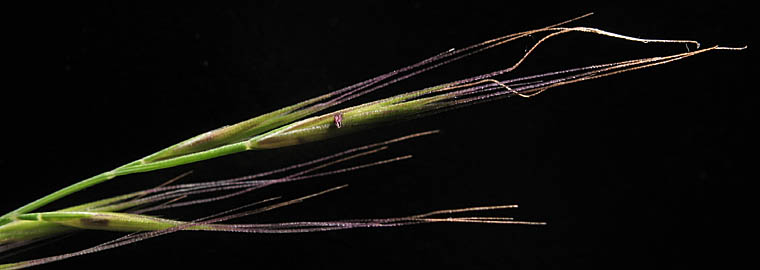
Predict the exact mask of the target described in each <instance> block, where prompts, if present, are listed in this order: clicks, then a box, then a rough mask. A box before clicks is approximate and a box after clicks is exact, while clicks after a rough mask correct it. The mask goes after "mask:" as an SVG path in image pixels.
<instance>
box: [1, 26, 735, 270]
mask: <svg viewBox="0 0 760 270" xmlns="http://www.w3.org/2000/svg"><path fill="white" fill-rule="evenodd" d="M586 16H588V15H584V16H581V17H578V18H575V19H572V20H568V21H564V22H561V23H558V24H554V25H550V26H547V27H543V28H539V29H535V30H529V31H524V32H520V33H515V34H510V35H505V36H502V37H498V38H495V39H491V40H488V41H485V42H481V43H477V44H474V45H472V46H469V47H465V48H462V49H451V50H448V51H446V52H443V53H440V54H438V55H435V56H433V57H430V58H427V59H425V60H422V61H420V62H417V63H415V64H412V65H409V66H406V67H403V68H400V69H397V70H394V71H392V72H388V73H386V74H382V75H380V76H377V77H374V78H372V79H369V80H365V81H362V82H359V83H357V84H354V85H351V86H348V87H345V88H342V89H339V90H336V91H333V92H330V93H327V94H324V95H321V96H318V97H315V98H312V99H308V100H306V101H303V102H300V103H297V104H295V105H291V106H287V107H284V108H282V109H279V110H275V111H273V112H270V113H267V114H263V115H260V116H257V117H254V118H251V119H249V120H246V121H243V122H240V123H237V124H234V125H229V126H225V127H221V128H218V129H215V130H212V131H209V132H206V133H203V134H200V135H198V136H195V137H192V138H190V139H187V140H184V141H182V142H180V143H177V144H175V145H172V146H170V147H167V148H165V149H163V150H160V151H158V152H156V153H153V154H150V155H147V156H145V157H143V158H141V159H138V160H135V161H133V162H130V163H127V164H125V165H122V166H120V167H117V168H115V169H113V170H110V171H107V172H104V173H101V174H98V175H95V176H92V177H90V178H88V179H85V180H83V181H80V182H78V183H75V184H73V185H70V186H68V187H65V188H63V189H60V190H58V191H56V192H54V193H51V194H49V195H47V196H44V197H42V198H40V199H38V200H35V201H33V202H31V203H28V204H26V205H23V206H21V207H19V208H17V209H16V210H13V211H11V212H8V213H6V214H4V215H2V217H0V252H7V251H9V250H11V249H14V248H17V247H20V246H24V245H27V244H30V243H33V242H37V241H40V240H44V239H48V238H51V237H54V236H59V235H62V234H66V233H70V232H74V231H81V230H106V231H120V232H129V233H130V234H128V235H126V236H124V237H121V238H118V239H116V240H113V241H109V242H107V243H103V244H101V245H98V246H95V247H92V248H89V249H85V250H82V251H78V252H73V253H67V254H63V255H59V256H54V257H48V258H42V259H38V260H31V261H24V262H19V263H13V264H5V265H0V269H17V268H24V267H28V266H32V265H38V264H42V263H47V262H52V261H57V260H61V259H65V258H69V257H73V256H79V255H84V254H88V253H92V252H96V251H100V250H105V249H110V248H114V247H118V246H123V245H126V244H129V243H134V242H136V241H141V240H144V239H148V238H152V237H156V236H160V235H164V234H167V233H172V232H176V231H190V230H202V231H226V232H245V233H302V232H318V231H331V230H343V229H353V228H370V227H392V226H404V225H412V224H420V223H433V222H463V223H496V224H526V225H540V224H543V223H542V222H533V221H519V220H513V219H512V218H508V217H502V216H461V215H467V213H473V212H478V211H486V210H497V209H504V208H514V207H516V205H493V206H483V207H470V208H463V209H451V210H441V211H434V212H429V213H425V214H419V215H412V216H406V217H399V218H367V219H346V220H338V221H310V222H303V221H293V222H282V223H266V224H229V223H222V222H226V221H228V220H231V219H235V218H240V217H243V216H249V215H253V214H257V213H261V212H265V211H270V210H273V209H276V208H280V207H284V206H288V205H293V204H296V203H300V202H302V201H304V200H306V199H309V198H312V197H315V196H318V195H322V194H325V193H327V192H331V191H335V190H338V189H341V188H343V187H344V186H338V187H334V188H330V189H327V190H324V191H321V192H317V193H313V194H310V195H302V196H295V197H294V198H289V199H286V198H285V197H282V198H281V197H273V198H270V199H266V200H262V201H258V202H256V203H252V204H250V205H246V206H243V207H240V208H236V209H232V210H227V211H224V212H220V213H218V214H216V215H213V216H209V217H204V218H198V219H195V220H192V221H179V220H175V219H170V218H158V217H155V216H150V215H148V214H149V213H150V212H153V211H157V210H165V209H171V208H175V207H183V206H193V205H198V204H204V203H210V202H214V201H219V200H223V199H227V198H231V197H236V196H240V195H243V194H246V193H248V192H251V191H254V190H258V189H261V188H264V187H267V186H271V185H274V184H279V183H285V182H293V181H302V180H307V179H312V178H316V177H324V176H328V175H332V174H337V173H343V172H347V171H352V170H357V169H361V168H365V167H369V166H377V165H382V164H387V163H391V162H397V161H401V160H404V159H408V158H410V157H411V156H409V155H405V156H398V157H395V158H391V159H385V160H376V161H374V162H369V163H365V164H362V165H357V166H351V167H342V168H339V169H332V170H324V169H325V168H327V167H329V166H334V165H337V164H340V163H341V162H344V161H347V160H351V159H354V158H356V157H360V156H366V155H371V154H374V153H377V152H379V151H383V150H385V149H386V148H388V147H390V144H392V143H396V142H400V141H404V140H407V139H412V138H416V137H420V136H423V135H429V134H432V133H435V131H431V132H422V133H417V134H412V135H409V136H405V137H401V138H397V139H393V140H389V141H386V142H381V143H376V144H372V145H367V146H362V147H355V148H351V149H349V150H346V151H343V152H340V153H336V154H333V155H329V156H326V157H323V158H320V159H317V160H313V161H309V162H304V163H300V164H296V165H293V166H290V167H286V168H282V169H278V170H274V171H270V172H266V173H260V174H256V175H252V176H247V177H241V178H237V179H228V180H218V181H210V182H201V183H192V184H170V183H167V184H165V185H161V186H158V187H155V188H152V189H148V190H143V191H137V192H133V193H129V194H124V195H120V196H116V197H112V198H107V199H103V200H99V201H95V202H91V203H87V204H82V205H78V206H73V207H68V208H64V209H61V210H58V211H46V212H35V210H37V209H39V208H40V207H42V206H45V205H47V204H49V203H51V202H54V201H56V200H58V199H61V198H63V197H65V196H68V195H71V194H73V193H75V192H77V191H79V190H82V189H84V188H87V187H91V186H93V185H96V184H98V183H101V182H104V181H107V180H111V179H114V178H117V177H118V176H122V175H128V174H133V173H139V172H148V171H153V170H159V169H164V168H170V167H175V166H179V165H184V164H189V163H193V162H198V161H202V160H207V159H211V158H217V157H221V156H225V155H229V154H233V153H238V152H243V151H249V150H265V149H274V148H281V147H286V146H295V145H300V144H304V143H309V142H315V141H320V140H325V139H329V138H333V137H337V136H342V135H346V134H350V133H353V132H357V131H361V130H366V129H370V128H375V127H377V126H381V125H387V124H391V123H395V122H399V121H405V120H410V119H416V118H420V117H424V116H428V115H431V114H435V113H441V112H445V111H449V110H453V109H457V108H461V107H465V106H471V105H475V104H480V103H484V102H488V101H494V100H498V99H503V98H507V97H523V98H527V97H531V96H534V95H537V94H540V93H542V92H544V91H546V90H547V89H550V88H554V87H557V86H562V85H565V84H570V83H576V82H581V81H585V80H591V79H596V78H601V77H605V76H610V75H614V74H619V73H622V72H627V71H633V70H638V69H643V68H647V67H652V66H656V65H661V64H665V63H670V62H673V61H677V60H681V59H684V58H687V57H691V56H695V55H697V54H701V53H705V52H710V51H716V50H741V49H743V48H730V47H722V46H710V47H704V48H700V44H699V43H698V42H696V41H691V40H663V39H643V38H634V37H630V36H626V35H622V34H617V33H611V32H608V31H604V30H600V29H596V28H589V27H567V26H566V25H568V24H570V23H571V22H574V21H575V20H577V19H580V18H583V17H586ZM568 33H587V34H593V35H598V36H601V37H606V38H614V39H621V40H627V41H631V42H641V43H672V44H681V45H683V44H685V45H686V47H687V50H686V51H685V52H683V53H677V54H672V55H666V56H658V57H648V58H639V59H632V60H624V61H614V62H609V63H598V64H595V65H590V66H583V67H574V68H569V69H563V70H556V71H550V72H543V73H538V74H534V75H530V76H522V77H517V78H509V77H507V75H509V74H510V72H511V71H513V70H515V69H517V68H518V67H519V66H520V65H521V63H523V61H524V60H525V59H526V58H528V57H529V56H530V55H531V54H533V53H534V51H535V49H536V48H537V47H538V46H540V45H541V44H542V43H543V42H545V41H546V40H548V39H551V38H555V37H558V36H561V35H564V34H568ZM537 36H541V38H538V39H537V40H536V41H535V43H534V44H533V45H532V46H531V47H529V48H528V49H527V50H526V51H525V53H524V54H523V55H522V56H521V57H519V58H517V59H516V60H515V61H514V62H512V63H510V64H508V65H506V67H505V68H502V69H498V70H495V71H492V72H488V73H485V74H481V75H477V76H472V77H469V78H464V79H458V80H455V81H452V82H448V83H443V84H437V85H434V86H431V87H427V88H424V89H420V90H416V91H408V92H406V93H403V94H399V95H395V96H391V97H388V98H384V99H380V100H376V101H371V102H367V103H363V104H360V105H355V106H351V107H347V108H341V109H335V108H336V107H337V106H339V105H341V104H343V103H345V102H347V101H350V100H354V99H357V98H359V97H361V96H363V95H366V94H368V93H371V92H374V91H377V90H380V89H383V88H385V87H387V86H389V85H392V84H394V83H397V82H399V81H402V80H406V79H409V78H411V77H414V76H416V75H419V74H421V73H424V72H429V71H431V70H433V69H436V68H438V67H440V66H443V65H447V64H451V63H453V62H455V61H457V60H460V59H463V58H466V57H470V56H473V55H475V54H478V53H480V52H483V51H486V50H489V49H492V48H495V47H497V46H501V45H504V44H507V43H509V42H511V41H515V40H518V39H523V38H526V37H531V38H535V37H537ZM689 46H691V48H689ZM328 109H333V111H331V112H328V113H324V111H327V110H328ZM318 113H321V115H320V114H318ZM293 171H295V172H293ZM288 172H290V174H288V175H285V176H281V177H272V176H273V175H280V174H284V173H288ZM202 195H207V196H208V197H200V198H198V196H202ZM454 214H456V215H454Z"/></svg>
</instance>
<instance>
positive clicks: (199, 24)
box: [0, 1, 756, 269]
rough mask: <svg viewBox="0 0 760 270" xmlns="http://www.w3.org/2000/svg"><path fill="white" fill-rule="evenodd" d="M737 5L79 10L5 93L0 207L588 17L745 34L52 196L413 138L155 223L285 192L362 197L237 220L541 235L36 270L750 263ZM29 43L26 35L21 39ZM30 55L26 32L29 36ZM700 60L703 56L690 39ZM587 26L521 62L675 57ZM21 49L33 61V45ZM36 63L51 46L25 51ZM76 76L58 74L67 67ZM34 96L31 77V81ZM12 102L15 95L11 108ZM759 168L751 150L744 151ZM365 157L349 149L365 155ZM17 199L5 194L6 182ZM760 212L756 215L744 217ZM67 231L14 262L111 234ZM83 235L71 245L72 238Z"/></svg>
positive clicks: (100, 260)
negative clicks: (480, 210)
mask: <svg viewBox="0 0 760 270" xmlns="http://www.w3.org/2000/svg"><path fill="white" fill-rule="evenodd" d="M742 9H745V8H743V7H731V6H720V7H712V6H696V7H691V6H688V5H681V6H673V7H661V6H647V5H644V4H640V5H632V6H626V7H615V8H598V7H594V8H588V7H574V8H552V7H549V5H548V4H547V5H544V6H538V7H532V8H517V7H513V6H510V5H509V4H500V5H486V4H478V3H470V2H465V3H457V4H455V5H452V4H444V3H437V2H417V1H413V2H401V3H396V4H383V3H365V4H350V5H337V4H335V5H310V6H306V5H302V4H296V3H282V2H278V3H266V4H250V5H245V6H242V5H241V6H227V7H219V6H187V5H182V6H175V7H160V8H159V7H153V6H147V5H146V6H139V5H96V6H80V7H69V8H68V9H66V10H64V11H63V12H61V16H60V17H61V19H59V20H51V21H50V22H46V23H47V24H49V26H50V29H47V31H43V32H41V33H36V34H35V35H39V36H42V37H43V39H45V40H46V41H47V42H48V43H43V44H35V49H34V50H36V48H39V47H40V46H41V47H46V48H49V49H51V50H52V51H54V52H55V54H57V53H60V54H59V55H56V56H55V58H50V59H47V60H44V61H46V62H45V63H48V64H50V65H47V66H51V67H52V69H53V70H56V69H57V70H60V73H59V74H60V76H57V77H54V79H51V78H45V77H44V76H40V77H38V81H35V82H33V83H32V84H29V85H27V86H21V88H20V89H19V90H20V92H22V93H25V94H26V95H23V96H21V97H18V98H9V99H6V100H5V102H12V103H14V105H21V106H19V107H20V108H23V109H18V110H9V111H8V112H6V113H4V115H5V116H4V117H7V119H8V120H9V121H10V123H12V128H10V129H8V130H7V131H6V132H4V133H6V134H5V135H4V136H7V137H6V140H5V141H6V142H8V145H9V147H7V151H8V152H6V153H8V154H6V155H4V156H3V157H2V158H0V166H2V171H3V172H2V173H3V175H5V176H4V177H3V178H4V179H6V180H5V181H4V184H3V185H4V186H5V187H10V188H8V189H7V190H13V191H12V192H9V191H5V192H3V194H4V196H2V197H0V202H1V205H2V209H0V210H2V211H10V210H12V209H14V208H15V207H18V206H20V205H21V204H23V203H24V202H27V201H29V200H31V199H34V198H37V197H40V196H43V195H44V194H47V193H50V192H52V191H55V190H57V189H59V188H61V187H63V186H65V185H67V184H69V183H73V182H75V181H77V180H79V179H83V178H85V177H88V176H91V175H95V174H97V173H100V172H103V171H106V170H109V169H111V168H114V167H116V166H118V165H120V164H123V163H126V162H129V161H131V160H135V159H137V158H140V157H142V156H144V155H146V154H148V153H152V152H154V151H156V150H158V149H161V148H162V147H165V146H168V145H171V144H172V143H175V142H178V141H179V140H182V139H185V138H188V137H191V136H193V135H195V134H199V133H201V132H205V131H208V130H211V129H214V128H216V127H219V126H222V125H227V124H232V123H235V122H238V121H241V120H245V119H247V118H250V117H252V116H255V115H258V114H261V113H265V112H269V111H271V110H274V109H277V108H280V107H282V106H285V105H289V104H293V103H295V102H298V101H301V100H303V99H306V98H310V97H314V96H316V95H319V94H322V93H326V92H327V91H330V90H335V89H338V88H341V87H343V86H346V85H349V84H352V83H354V82H358V81H361V80H364V79H367V78H370V77H372V76H375V75H379V74H381V73H384V72H387V71H390V70H393V69H395V68H400V67H402V66H405V65H408V64H412V63H414V62H415V61H418V60H421V59H424V58H426V57H429V56H432V55H435V54H437V53H440V52H443V51H446V50H448V49H449V48H461V47H464V46H467V45H470V44H473V43H476V42H480V41H483V40H487V39H490V38H494V37H498V36H500V35H504V34H508V33H513V32H518V31H522V30H527V29H533V28H538V27H542V26H545V25H549V24H553V23H556V22H559V21H563V20H565V19H568V18H571V17H574V16H579V15H582V14H585V13H587V12H590V11H593V12H595V13H596V14H595V15H594V16H592V17H589V18H586V19H584V20H582V21H579V22H577V23H575V24H574V25H583V26H590V27H598V28H602V29H605V30H609V31H612V32H617V33H621V34H627V35H632V36H636V37H644V38H673V39H694V40H698V41H701V42H702V43H703V46H711V45H716V44H719V45H725V46H743V45H750V48H749V50H745V51H742V52H725V51H716V52H711V53H707V54H704V55H699V56H696V57H692V58H689V59H686V60H683V61H679V62H676V63H671V64H668V65H664V66H658V67H654V68H651V69H647V70H643V71H636V72H631V73H626V74H622V75H618V76H613V77H607V78H603V79H599V80H594V81H589V82H583V83H579V84H574V85H569V86H564V87H560V88H555V89H552V90H550V91H548V92H546V93H543V94H541V95H539V96H537V97H534V98H531V99H521V98H511V99H506V100H501V101H497V102H491V103H487V104H483V105H478V106H474V107H468V108H464V109H461V110H457V111H452V112H447V113H443V114H439V115H435V116H432V117H429V118H426V119H420V120H415V121H413V122H405V123H400V124H397V125H393V126H389V127H385V128H380V129H377V130H373V131H369V132H363V133H358V134H355V135H353V136H349V137H343V138H337V139H333V140H329V141H325V142H320V143H315V144H311V145H303V146H298V147H291V148H284V149H279V150H272V151H261V152H249V153H242V154H237V155H233V156H228V157H223V158H218V159H215V160H211V161H207V162H202V163H198V164H193V165H186V166H182V167H179V168H172V169H168V170H164V171H160V172H151V173H144V174H139V175H131V176H126V177H119V178H117V179H116V180H114V181H111V182H107V183H104V184H101V185H99V186H97V187H94V188H90V189H88V190H86V191H83V192H80V193H77V194H76V196H72V198H67V199H65V200H62V201H60V202H59V203H56V204H54V205H51V206H50V207H49V208H47V209H54V208H60V207H63V206H65V205H69V204H73V203H80V202H85V201H88V200H93V199H96V198H101V197H104V196H108V195H115V194H119V193H124V192H126V191H131V190H137V189H141V188H147V187H151V186H153V185H156V184H159V183H161V182H163V181H164V180H165V179H168V178H170V177H172V176H174V175H177V174H180V173H182V172H184V171H187V170H194V171H195V173H194V174H193V175H192V177H190V178H188V179H186V180H185V181H188V182H193V181H206V180H212V179H222V178H229V177H236V176H241V175H246V174H252V173H255V172H260V171H263V170H268V169H274V168H279V167H282V166H285V165H288V164H291V163H294V162H297V161H305V160H309V159H311V158H316V157H319V156H322V155H326V154H329V153H333V152H336V151H339V150H342V149H346V148H348V147H352V146H358V145H363V144H367V143H371V142H376V141H380V140H384V139H388V138H393V137H397V136H402V135H406V134H409V133H413V132H418V131H424V130H430V129H441V130H442V132H441V133H440V134H438V135H435V136H431V137H427V138H422V139H418V140H415V141H413V142H406V143H401V144H398V145H394V146H392V147H391V149H390V150H388V151H385V153H382V154H380V155H378V156H376V157H373V158H369V159H364V160H362V161H365V162H366V161H370V160H377V159H381V158H388V157H392V156H398V155H405V154H413V155H414V156H415V157H414V158H413V159H412V160H407V161H403V162H399V163H395V164H393V165H386V166H381V167H375V168H371V169H367V170H362V171H358V172H352V173H348V174H344V175H340V176H335V177H329V178H322V179H318V180H311V181H307V182H302V183H292V184H287V185H283V186H280V187H273V188H270V189H266V190H262V191H260V192H257V193H255V194H250V195H246V196H243V198H239V199H235V200H230V201H227V202H222V203H215V204H209V205H204V206H200V207H195V208H190V209H181V210H177V211H176V212H174V211H173V212H164V213H159V214H162V215H166V216H167V217H172V218H179V219H184V220H189V219H192V218H196V217H201V216H205V215H208V214H211V213H214V212H215V211H221V210H226V209H229V208H232V207H234V206H239V205H241V204H244V203H246V202H251V201H254V200H257V199H262V198H266V197H270V196H277V195H282V196H285V197H286V198H293V197H296V196H301V195H305V194H309V193H313V192H316V191H320V190H323V189H326V188H329V187H333V186H337V185H341V184H346V183H348V184H350V186H349V188H347V189H344V190H341V191H338V192H334V193H331V194H329V195H325V196H323V197H319V198H316V199H313V200H311V201H308V202H306V203H303V204H299V205H295V206H292V207H289V208H287V209H280V210H277V211H273V212H270V213H266V214H263V215H259V216H255V217H249V218H246V219H242V220H239V221H238V222H243V223H244V222H271V221H301V220H335V219H343V218H359V217H392V216H403V215H407V214H415V213H422V212H427V211H431V210H436V209H445V208H459V207H467V206H479V205H494V204H513V203H518V204H520V206H521V207H520V208H519V209H514V210H507V211H499V212H495V213H489V214H495V215H503V216H514V217H517V218H518V219H521V220H532V221H546V222H548V226H512V225H476V224H429V225H419V226H410V227H402V228H389V229H360V230H352V231H338V232H329V233H312V234H291V235H254V234H231V233H203V232H194V233H184V232H183V233H175V234H172V235H168V236H163V237H160V238H155V239H151V240H147V241H143V242H140V243H137V244H133V245H129V246H126V247H121V248H118V249H114V250H108V251H104V252H101V253H96V254H91V255H86V256H81V257H77V258H73V259H68V260H65V261H63V262H58V263H54V264H51V265H46V266H45V267H40V268H48V269H50V268H62V267H69V266H76V267H80V268H84V269H90V268H102V267H103V266H104V265H109V266H110V265H114V264H116V265H118V266H124V267H145V266H148V267H150V266H151V265H156V264H171V265H175V266H176V267H189V268H196V267H200V266H221V267H232V266H238V267H246V268H248V267H251V268H252V267H257V268H262V267H281V268H295V267H317V268H328V267H329V268H333V267H338V268H349V267H351V268H353V267H368V266H394V267H405V266H414V267H421V266H444V265H449V266H461V267H466V268H499V269H501V268H571V267H587V266H591V267H594V266H596V267H618V266H621V265H636V266H645V267H676V268H682V267H690V266H696V265H703V264H706V263H719V264H723V263H727V262H732V261H736V260H738V259H741V258H742V257H744V256H745V255H746V254H747V253H746V252H743V251H742V250H743V248H741V247H740V244H741V243H743V241H744V240H743V238H744V237H746V236H747V235H746V232H747V230H746V229H745V228H746V225H743V224H745V222H747V217H748V216H749V215H751V214H752V213H754V212H750V211H749V208H750V207H749V201H751V200H750V199H751V198H750V197H748V196H745V195H744V194H745V192H742V191H743V190H747V189H748V188H747V187H746V184H747V182H748V181H747V178H748V175H747V174H743V173H741V172H740V171H741V168H742V167H743V166H742V165H741V164H742V163H744V162H746V161H742V160H746V158H744V157H741V156H742V154H743V153H745V152H746V153H749V151H746V150H745V149H746V148H747V147H748V144H749V143H750V137H749V135H748V134H747V132H746V131H747V129H748V128H749V127H752V126H754V125H755V124H756V122H755V120H754V119H755V118H754V108H753V107H750V106H751V105H750V104H751V103H754V102H753V100H752V99H750V98H749V94H748V93H749V92H752V91H753V89H754V86H753V85H751V84H750V83H749V82H748V78H747V75H748V74H749V70H748V69H749V67H748V62H749V55H750V54H752V50H753V47H752V44H748V42H749V38H748V36H747V35H748V34H751V32H747V31H749V30H745V29H747V28H749V25H748V22H749V20H750V18H749V17H748V16H747V14H748V13H747V12H745V11H743V10H742ZM536 39H537V38H533V39H526V40H522V41H518V42H516V43H514V44H512V45H510V46H506V47H505V48H500V49H496V50H493V51H489V52H488V53H485V54H482V55H478V56H475V57H472V58H469V59H467V60H464V61H461V62H457V63H454V64H452V65H449V66H447V67H446V68H442V69H440V70H436V71H432V72H430V73H426V74H425V75H421V76H419V77H415V78H412V79H410V80H407V81H405V82H403V83H400V84H398V85H395V86H393V87H390V88H388V89H385V90H382V91H378V92H376V93H374V94H372V95H370V96H366V97H363V98H362V99H361V100H360V101H369V100H373V99H376V98H380V97H386V96H389V95H392V94H396V93H401V92H403V91H406V90H414V89H418V88H421V87H424V86H430V85H434V84H437V83H441V82H447V81H452V80H455V79H459V78H465V77H469V76H472V75H476V74H479V73H483V72H486V71H490V70H494V69H496V68H501V67H506V66H508V65H511V64H512V63H513V62H514V61H516V60H517V58H518V56H519V55H520V54H521V53H522V52H523V51H524V50H525V49H527V48H528V47H529V46H530V45H531V44H532V42H535V40H536ZM29 42H30V43H31V41H29ZM21 44H22V46H23V44H24V42H23V41H22V42H21ZM692 49H693V48H692ZM685 50H686V48H685V47H684V46H683V45H656V44H637V43H633V42H627V41H619V40H612V39H610V38H606V37H599V36H594V35H591V34H570V35H566V36H563V37H559V38H556V39H554V40H552V41H550V42H548V43H547V44H546V46H545V47H542V48H541V49H539V50H537V51H536V52H535V54H534V55H533V56H531V57H530V58H529V59H528V60H527V61H526V62H525V63H524V66H522V67H521V68H520V69H519V71H518V72H517V73H516V75H520V74H522V75H528V74H535V73H538V72H542V71H552V70H557V69H560V68H569V67H576V66H582V65H589V64H597V63H606V62H612V61H619V60H626V59H632V58H639V57H647V56H656V55H664V54H669V53H680V52H683V51H685ZM23 53H27V51H23ZM29 54H35V52H29ZM57 78H60V79H57ZM39 83H42V85H46V86H47V87H45V88H42V89H39V88H38V89H32V87H33V86H34V87H35V88H36V87H37V86H38V85H41V84H39ZM9 105H10V104H6V106H5V107H6V109H7V108H9V107H10V106H9ZM750 160H751V156H750ZM362 161H357V163H361V162H362ZM4 189H5V188H4ZM748 214H749V215H748ZM118 235H119V234H116V233H110V232H87V233H79V234H76V235H75V236H74V237H70V238H66V239H64V240H61V241H58V242H55V243H54V244H51V245H46V246H43V247H41V248H38V249H35V250H32V251H30V252H26V253H24V254H22V255H20V256H16V257H10V258H5V259H3V262H10V261H15V260H21V259H27V258H35V257H41V256H47V255H53V254H58V253H62V252H69V251H75V250H78V249H82V248H86V247H89V246H92V245H95V244H98V243H101V242H104V241H107V240H110V239H113V238H115V237H117V236H118ZM75 242H76V243H75Z"/></svg>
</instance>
